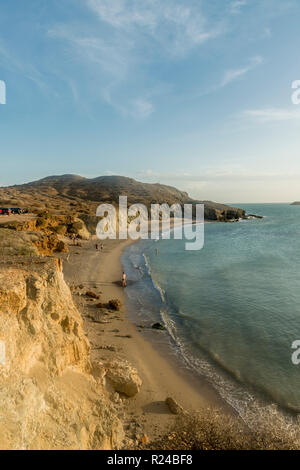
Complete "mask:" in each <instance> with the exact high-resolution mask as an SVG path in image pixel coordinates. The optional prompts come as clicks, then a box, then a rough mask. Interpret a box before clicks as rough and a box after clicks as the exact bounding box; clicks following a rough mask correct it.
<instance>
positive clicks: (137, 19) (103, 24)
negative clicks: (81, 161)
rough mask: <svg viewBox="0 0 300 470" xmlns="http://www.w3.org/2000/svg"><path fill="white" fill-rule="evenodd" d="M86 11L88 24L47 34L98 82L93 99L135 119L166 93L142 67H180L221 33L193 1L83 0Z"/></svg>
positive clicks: (150, 110)
mask: <svg viewBox="0 0 300 470" xmlns="http://www.w3.org/2000/svg"><path fill="white" fill-rule="evenodd" d="M86 6H87V9H88V11H89V12H90V14H91V21H90V22H89V23H87V24H85V23H84V22H82V23H74V24H72V23H68V24H66V23H63V24H56V25H53V26H52V27H51V28H50V29H49V31H48V35H49V37H51V38H53V39H56V40H60V41H63V42H65V43H66V44H67V46H68V48H69V51H70V54H71V55H72V63H73V62H74V59H75V60H76V61H77V62H78V63H81V64H82V65H83V68H84V73H90V76H91V78H92V80H91V82H93V83H95V82H97V84H98V92H97V93H96V94H95V97H96V96H98V97H99V96H100V97H101V99H102V100H104V101H105V102H106V103H108V104H109V105H111V106H113V107H114V108H115V109H116V110H118V111H119V112H120V113H121V114H122V115H125V116H132V117H134V118H141V119H145V118H147V117H148V116H150V115H151V114H152V113H153V112H154V110H155V108H156V106H155V97H157V96H158V95H159V91H158V90H164V91H163V92H164V93H165V91H166V88H167V87H166V84H164V82H162V81H160V80H159V79H158V78H156V77H154V76H153V75H149V74H148V73H147V68H149V67H152V68H153V67H155V66H157V64H159V63H165V61H166V60H167V61H171V62H175V63H177V62H180V61H182V60H183V59H185V58H186V57H187V56H188V55H189V54H190V53H191V52H192V51H193V50H195V48H197V47H201V46H202V45H203V44H204V43H206V42H207V41H208V40H210V39H213V38H215V37H217V36H218V35H220V34H221V33H222V27H221V25H220V24H218V23H217V22H216V21H212V20H209V19H207V18H206V17H205V15H204V14H203V12H202V10H201V4H200V5H199V3H198V2H196V3H195V2H194V1H193V0H188V1H187V2H185V3H184V4H183V3H182V2H181V1H178V0H164V1H163V2H161V1H160V0H143V1H140V0H114V1H111V0H87V1H86ZM73 87H74V84H73ZM168 87H169V88H170V87H171V85H170V83H168ZM125 90H126V92H124V91H125Z"/></svg>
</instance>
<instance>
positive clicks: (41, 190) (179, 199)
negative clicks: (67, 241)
mask: <svg viewBox="0 0 300 470" xmlns="http://www.w3.org/2000/svg"><path fill="white" fill-rule="evenodd" d="M119 196H127V198H128V204H133V203H143V204H145V205H146V206H147V207H150V205H151V204H154V203H157V204H162V203H166V204H169V205H172V204H175V203H179V204H181V205H182V204H187V203H191V202H194V203H196V202H201V201H196V200H193V199H192V198H190V197H189V195H188V194H187V193H186V192H184V191H180V190H178V189H177V188H174V187H172V186H167V185H163V184H158V183H156V184H150V183H141V182H139V181H136V180H134V179H133V178H127V177H124V176H100V177H97V178H91V179H89V178H84V177H82V176H79V175H61V176H49V177H46V178H43V179H41V180H38V181H33V182H31V183H27V184H22V185H16V186H10V187H6V188H0V205H1V206H4V207H5V206H11V207H12V206H20V207H24V206H26V207H27V208H28V209H30V210H34V211H38V210H42V209H45V208H48V209H50V210H54V211H56V212H60V213H83V214H87V215H95V212H96V207H97V205H98V204H99V203H101V202H106V203H113V204H115V205H117V204H118V203H119ZM203 203H204V205H205V218H206V219H208V220H221V221H222V220H231V219H238V218H240V217H243V216H245V212H244V211H243V210H242V209H237V208H234V207H230V206H226V205H224V204H218V203H215V202H212V201H203Z"/></svg>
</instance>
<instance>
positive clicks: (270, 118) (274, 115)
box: [243, 108, 300, 122]
mask: <svg viewBox="0 0 300 470" xmlns="http://www.w3.org/2000/svg"><path fill="white" fill-rule="evenodd" d="M243 115H244V116H245V117H248V118H252V119H255V120H257V121H259V122H276V121H300V109H284V108H269V109H248V110H246V111H244V112H243Z"/></svg>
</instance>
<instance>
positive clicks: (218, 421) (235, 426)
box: [141, 409, 300, 450]
mask: <svg viewBox="0 0 300 470" xmlns="http://www.w3.org/2000/svg"><path fill="white" fill-rule="evenodd" d="M277 424H278V425H276V423H273V425H272V426H257V427H256V429H255V430H251V429H249V428H248V427H247V426H246V425H245V424H244V423H243V422H242V421H241V420H239V419H237V418H233V417H229V416H224V413H219V412H218V411H216V410H211V409H208V410H203V411H201V412H198V413H194V414H188V413H184V414H182V415H180V416H179V417H178V420H177V421H176V422H175V424H174V425H173V426H172V428H171V429H170V431H169V432H168V433H167V434H166V435H164V436H163V437H161V438H160V439H159V440H157V441H153V442H151V443H150V444H148V445H145V446H142V447H141V448H142V449H152V450H296V449H299V448H300V431H295V428H294V430H293V432H292V431H291V432H290V433H289V432H288V430H287V429H286V428H285V427H284V426H282V425H280V424H279V423H277Z"/></svg>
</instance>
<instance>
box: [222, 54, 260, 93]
mask: <svg viewBox="0 0 300 470" xmlns="http://www.w3.org/2000/svg"><path fill="white" fill-rule="evenodd" d="M262 63H263V58H262V57H261V56H256V57H253V58H252V59H251V60H250V61H249V63H248V64H247V65H245V66H244V67H240V68H236V69H231V70H226V72H225V73H224V77H223V79H222V81H221V84H220V86H221V87H223V86H226V85H228V84H229V83H231V82H233V81H234V80H237V79H238V78H240V77H242V76H243V75H246V74H247V73H248V72H250V71H251V70H253V69H254V68H256V67H257V66H258V65H261V64H262Z"/></svg>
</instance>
